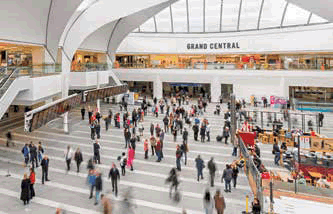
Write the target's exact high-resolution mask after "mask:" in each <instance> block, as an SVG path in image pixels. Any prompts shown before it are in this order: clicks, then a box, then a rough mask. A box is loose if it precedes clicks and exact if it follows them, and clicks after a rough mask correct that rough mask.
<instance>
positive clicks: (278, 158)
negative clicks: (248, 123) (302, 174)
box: [273, 139, 280, 166]
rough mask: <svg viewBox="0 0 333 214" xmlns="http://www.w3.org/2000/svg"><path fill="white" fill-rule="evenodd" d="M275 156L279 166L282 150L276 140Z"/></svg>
mask: <svg viewBox="0 0 333 214" xmlns="http://www.w3.org/2000/svg"><path fill="white" fill-rule="evenodd" d="M273 154H274V155H275V156H274V163H275V165H277V166H279V161H280V148H279V145H278V142H277V141H276V139H274V145H273Z"/></svg>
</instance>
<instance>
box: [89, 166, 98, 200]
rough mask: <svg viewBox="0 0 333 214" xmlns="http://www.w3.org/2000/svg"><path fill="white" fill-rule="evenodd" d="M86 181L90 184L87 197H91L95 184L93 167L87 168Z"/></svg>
mask: <svg viewBox="0 0 333 214" xmlns="http://www.w3.org/2000/svg"><path fill="white" fill-rule="evenodd" d="M87 183H88V185H89V186H90V196H89V199H91V198H92V197H93V193H94V188H95V186H96V174H95V172H94V170H93V169H89V172H88V177H87Z"/></svg>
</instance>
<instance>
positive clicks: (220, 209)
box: [214, 190, 226, 214]
mask: <svg viewBox="0 0 333 214" xmlns="http://www.w3.org/2000/svg"><path fill="white" fill-rule="evenodd" d="M214 201H215V209H216V212H217V214H223V213H224V210H225V208H226V205H225V200H224V197H223V196H221V191H220V190H216V193H215V196H214Z"/></svg>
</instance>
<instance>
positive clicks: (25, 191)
mask: <svg viewBox="0 0 333 214" xmlns="http://www.w3.org/2000/svg"><path fill="white" fill-rule="evenodd" d="M20 199H21V200H22V201H23V203H24V205H26V204H29V200H30V179H29V178H28V176H27V174H26V173H24V177H23V180H22V182H21V197H20Z"/></svg>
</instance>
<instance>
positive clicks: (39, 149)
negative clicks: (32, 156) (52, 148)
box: [37, 142, 44, 164]
mask: <svg viewBox="0 0 333 214" xmlns="http://www.w3.org/2000/svg"><path fill="white" fill-rule="evenodd" d="M43 154H44V149H43V146H42V142H39V143H38V147H37V158H38V163H39V164H40V162H41V161H42V159H43Z"/></svg>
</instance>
